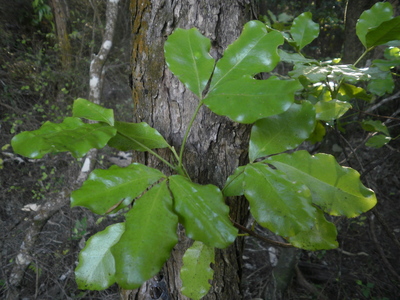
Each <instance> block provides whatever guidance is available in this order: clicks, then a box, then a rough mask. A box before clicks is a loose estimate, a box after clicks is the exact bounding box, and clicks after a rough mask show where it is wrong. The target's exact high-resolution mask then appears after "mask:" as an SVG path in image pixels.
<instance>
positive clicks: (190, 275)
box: [180, 241, 215, 300]
mask: <svg viewBox="0 0 400 300" xmlns="http://www.w3.org/2000/svg"><path fill="white" fill-rule="evenodd" d="M214 259H215V258H214V248H212V247H208V246H206V245H205V244H203V243H202V242H199V241H195V242H194V243H193V245H192V246H191V247H190V248H189V249H188V250H187V251H186V252H185V255H184V256H183V266H182V269H181V273H180V276H181V279H182V286H183V288H182V294H184V295H185V296H187V297H189V298H191V299H193V300H199V299H201V298H202V297H203V296H205V295H207V293H208V290H209V289H210V287H211V285H210V281H211V280H212V279H213V275H214V271H213V269H212V268H211V264H213V263H214Z"/></svg>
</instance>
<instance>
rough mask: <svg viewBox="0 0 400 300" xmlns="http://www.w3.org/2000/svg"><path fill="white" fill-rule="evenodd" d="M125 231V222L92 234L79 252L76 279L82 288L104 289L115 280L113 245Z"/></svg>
mask: <svg viewBox="0 0 400 300" xmlns="http://www.w3.org/2000/svg"><path fill="white" fill-rule="evenodd" d="M124 231H125V224H124V223H117V224H113V225H110V226H108V227H107V228H106V229H105V230H103V231H100V232H98V233H96V234H95V235H93V236H91V237H90V239H89V240H88V241H87V242H86V246H85V248H83V250H82V251H81V252H80V253H79V263H78V266H77V268H76V269H75V279H76V283H77V284H78V288H79V289H81V290H104V289H106V288H108V287H109V286H110V285H112V284H113V283H114V282H115V260H114V256H113V255H112V254H111V250H110V249H111V247H112V246H113V245H114V244H115V243H117V242H118V241H119V239H120V237H121V235H122V234H123V233H124Z"/></svg>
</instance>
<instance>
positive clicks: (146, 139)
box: [108, 121, 169, 151]
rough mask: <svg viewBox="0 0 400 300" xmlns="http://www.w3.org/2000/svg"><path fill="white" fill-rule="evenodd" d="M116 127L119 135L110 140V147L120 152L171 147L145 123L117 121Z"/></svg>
mask: <svg viewBox="0 0 400 300" xmlns="http://www.w3.org/2000/svg"><path fill="white" fill-rule="evenodd" d="M114 127H115V128H116V129H117V134H116V135H115V136H114V137H113V138H112V139H110V141H109V142H108V145H109V146H111V147H114V148H116V149H118V150H121V151H127V150H136V151H147V150H148V149H155V148H165V147H168V146H169V145H168V143H167V142H166V141H165V139H164V138H163V137H162V135H161V134H160V133H159V132H158V131H157V130H156V129H154V128H152V127H150V125H149V124H147V123H145V122H142V123H127V122H118V121H117V122H115V126H114ZM146 147H147V148H146Z"/></svg>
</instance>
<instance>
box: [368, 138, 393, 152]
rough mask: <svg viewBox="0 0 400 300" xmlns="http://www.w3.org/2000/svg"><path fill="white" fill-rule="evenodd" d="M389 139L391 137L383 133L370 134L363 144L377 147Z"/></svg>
mask: <svg viewBox="0 0 400 300" xmlns="http://www.w3.org/2000/svg"><path fill="white" fill-rule="evenodd" d="M391 140H392V138H391V137H390V136H386V135H384V134H377V135H374V136H371V137H370V138H369V139H368V141H367V142H366V143H365V146H367V147H371V148H377V149H378V148H381V147H383V146H384V145H386V144H387V143H389V142H390V141H391Z"/></svg>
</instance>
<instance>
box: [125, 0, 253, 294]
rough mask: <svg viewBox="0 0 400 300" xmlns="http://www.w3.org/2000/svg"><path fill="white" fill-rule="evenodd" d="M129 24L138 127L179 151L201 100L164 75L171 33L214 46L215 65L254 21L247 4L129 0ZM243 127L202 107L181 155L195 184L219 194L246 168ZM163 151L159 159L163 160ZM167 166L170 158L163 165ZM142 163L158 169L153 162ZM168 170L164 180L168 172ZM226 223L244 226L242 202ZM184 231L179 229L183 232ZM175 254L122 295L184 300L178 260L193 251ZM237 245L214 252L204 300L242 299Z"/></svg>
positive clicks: (213, 0)
mask: <svg viewBox="0 0 400 300" xmlns="http://www.w3.org/2000/svg"><path fill="white" fill-rule="evenodd" d="M131 9H132V14H133V15H132V18H133V52H132V68H133V70H132V75H133V99H134V104H135V118H136V121H137V122H141V121H145V122H147V123H149V124H150V125H151V126H153V127H154V128H156V129H157V130H159V131H160V132H161V134H162V135H163V136H164V137H165V138H166V139H167V141H168V142H169V143H170V144H171V145H173V146H174V147H175V148H177V149H179V147H180V146H181V142H182V139H183V135H184V132H185V130H186V128H187V125H188V123H189V120H190V118H191V117H192V114H193V112H194V110H195V108H196V106H197V105H198V99H196V98H195V97H194V96H193V94H192V93H191V92H190V91H189V90H187V89H185V87H184V86H183V85H182V84H181V83H180V82H179V81H178V80H177V79H176V78H175V77H174V76H173V75H172V74H171V72H170V71H169V70H168V69H167V68H166V65H165V61H164V56H163V53H164V50H163V46H164V43H165V41H166V38H167V37H168V35H170V34H171V32H172V31H173V30H174V29H175V28H178V27H180V28H186V29H188V28H192V27H196V28H198V29H199V30H200V32H201V33H202V34H204V35H205V36H206V37H208V38H210V39H211V41H212V50H211V53H212V55H213V56H214V57H215V58H219V57H220V56H221V55H222V53H223V49H225V48H226V47H227V45H229V44H230V43H232V42H233V41H234V40H235V39H236V38H237V37H238V36H239V34H240V32H241V30H242V27H243V24H244V23H245V22H246V21H248V20H249V19H250V17H251V14H252V11H251V5H250V1H237V0H236V1H224V0H209V1H196V0H189V1H183V0H178V1H172V0H166V1H163V0H154V1H149V0H131ZM247 142H248V127H246V126H242V125H239V124H236V123H233V122H231V121H230V120H228V119H227V118H224V117H220V116H217V115H215V114H213V113H212V112H211V111H209V110H208V109H207V108H206V107H202V108H201V109H200V112H199V114H198V116H197V118H196V120H195V123H194V126H193V128H192V130H191V134H190V137H189V139H188V142H187V144H186V147H185V155H184V163H185V166H186V168H187V170H188V172H189V174H190V177H191V178H192V180H193V181H195V182H198V183H201V184H205V183H212V184H215V185H217V186H219V187H222V186H223V184H224V182H225V180H226V178H227V177H228V176H229V175H231V174H232V173H233V171H234V169H235V168H236V167H237V166H238V165H241V164H243V163H244V162H245V160H246V157H247V153H246V151H245V149H246V145H247ZM166 153H167V152H164V151H160V152H159V154H161V155H163V156H164V157H166ZM166 158H168V157H166ZM138 159H139V160H140V161H141V162H143V163H146V164H148V165H151V166H153V167H158V168H161V169H162V166H161V165H160V164H159V163H158V162H157V161H155V160H153V159H152V157H148V156H143V157H141V158H138ZM168 171H169V170H165V169H164V172H168ZM228 202H229V203H228V204H229V205H230V207H231V217H232V219H234V220H237V221H238V222H242V221H243V219H244V218H245V217H246V213H247V206H246V204H245V201H237V200H235V201H229V200H228ZM182 230H183V229H182ZM182 230H181V232H180V233H181V237H182V239H181V241H180V243H179V244H178V245H177V246H176V247H175V248H174V250H173V252H172V255H171V258H170V260H169V261H168V262H167V263H166V265H165V267H164V269H163V271H162V274H161V275H158V276H157V277H156V278H153V279H152V280H150V281H148V282H147V283H146V284H144V285H143V286H142V288H141V289H139V290H135V291H122V294H123V297H124V298H125V299H174V300H175V299H187V298H186V297H184V296H182V295H181V294H180V292H179V290H180V285H181V283H180V279H179V270H180V267H181V263H182V255H183V253H184V251H185V249H186V248H187V247H188V246H189V245H190V241H189V240H187V239H185V238H184V237H183V234H182ZM241 249H242V240H241V239H238V241H237V242H236V243H235V244H234V245H232V246H230V247H229V248H227V249H224V250H217V251H216V263H215V265H214V270H215V275H214V280H213V284H212V289H211V291H210V293H209V294H208V295H207V296H206V297H205V298H204V299H232V300H234V299H241V294H240V265H241V264H240V258H241V255H240V253H241Z"/></svg>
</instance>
